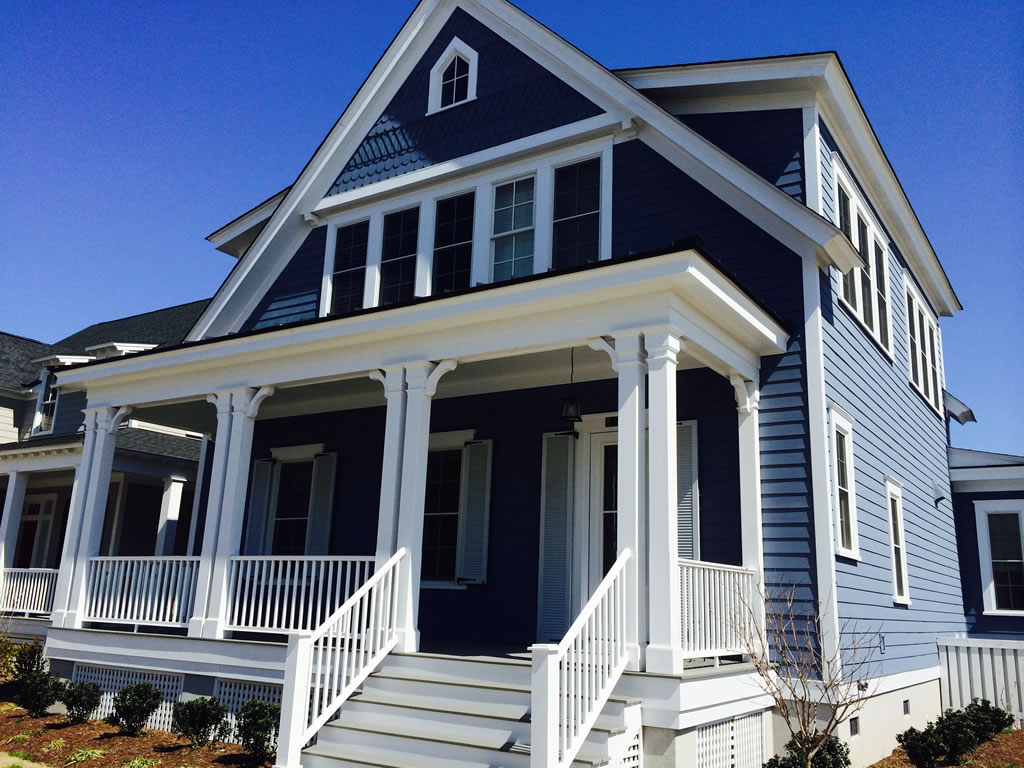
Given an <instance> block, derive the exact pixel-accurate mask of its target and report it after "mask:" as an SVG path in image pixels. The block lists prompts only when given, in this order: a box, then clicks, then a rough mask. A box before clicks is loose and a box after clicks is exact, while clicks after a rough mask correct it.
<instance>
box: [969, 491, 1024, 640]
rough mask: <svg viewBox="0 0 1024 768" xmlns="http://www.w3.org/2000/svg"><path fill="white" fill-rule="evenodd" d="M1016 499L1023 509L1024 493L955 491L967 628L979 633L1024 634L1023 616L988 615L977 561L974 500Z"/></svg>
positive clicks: (976, 529)
mask: <svg viewBox="0 0 1024 768" xmlns="http://www.w3.org/2000/svg"><path fill="white" fill-rule="evenodd" d="M995 499H999V500H1003V499H1014V500H1019V501H1020V508H1021V509H1024V492H1022V491H997V492H990V493H980V492H972V493H954V494H953V514H954V515H955V517H956V545H957V551H958V552H959V553H960V586H961V588H962V589H963V593H964V613H965V614H966V616H967V627H968V630H969V631H970V632H972V633H977V634H986V635H987V634H1015V635H1021V634H1024V616H1005V615H1003V616H995V615H989V616H986V615H985V603H984V601H983V600H982V597H981V565H980V564H979V562H978V528H977V518H976V514H975V511H974V502H976V501H983V500H995Z"/></svg>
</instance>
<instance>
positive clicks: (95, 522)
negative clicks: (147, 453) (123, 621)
mask: <svg viewBox="0 0 1024 768" xmlns="http://www.w3.org/2000/svg"><path fill="white" fill-rule="evenodd" d="M85 413H86V425H87V428H88V425H89V419H88V416H89V414H90V411H89V410H87V411H86V412H85ZM91 413H93V415H94V419H95V421H94V428H93V429H92V450H91V455H90V456H89V463H88V465H86V463H85V460H86V457H85V450H84V449H83V456H82V471H83V472H87V473H88V481H87V482H88V487H87V488H86V491H85V500H84V503H83V505H82V508H81V521H80V522H79V524H78V525H77V526H76V529H77V539H78V547H77V552H76V554H75V556H74V558H73V560H74V571H73V573H72V575H71V589H70V591H69V593H68V599H67V609H66V613H65V614H64V615H63V617H62V622H63V626H64V627H68V628H71V629H80V628H81V627H82V624H83V622H84V621H85V601H86V597H87V595H86V589H87V586H88V584H87V580H86V577H87V576H88V574H87V569H88V565H89V558H90V557H95V556H96V555H98V554H99V551H100V540H101V538H102V536H103V521H104V518H105V517H106V514H107V494H108V492H109V491H110V471H111V469H112V468H113V465H114V448H115V446H116V443H117V428H118V427H119V426H120V424H121V422H122V421H123V420H124V419H125V418H126V417H127V416H128V414H129V413H131V408H127V407H126V408H120V409H114V408H97V409H95V410H93V411H91ZM86 441H87V442H88V441H89V432H87V433H86ZM74 514H75V510H74V508H72V515H74ZM68 528H69V531H68V534H67V535H68V536H69V537H70V536H71V535H72V531H71V525H70V523H69V525H68ZM69 559H70V558H69ZM64 571H65V567H64V563H63V562H62V563H61V574H60V575H61V576H63V575H64ZM60 582H61V579H60V577H58V579H57V590H58V592H57V594H58V595H59V594H60V591H59V590H60V586H61V583H60ZM59 604H60V603H59V602H57V601H56V598H55V605H59ZM56 623H57V617H56V615H55V616H54V624H56Z"/></svg>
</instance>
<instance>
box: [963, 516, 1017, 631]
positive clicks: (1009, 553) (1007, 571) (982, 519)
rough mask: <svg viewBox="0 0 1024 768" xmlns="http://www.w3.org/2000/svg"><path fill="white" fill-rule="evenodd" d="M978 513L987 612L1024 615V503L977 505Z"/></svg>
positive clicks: (982, 591) (979, 556)
mask: <svg viewBox="0 0 1024 768" xmlns="http://www.w3.org/2000/svg"><path fill="white" fill-rule="evenodd" d="M974 512H975V517H976V522H977V530H978V559H979V562H980V564H981V594H982V598H983V602H984V605H985V612H986V613H992V612H1013V613H1022V614H1024V543H1022V537H1021V533H1022V532H1024V524H1022V519H1021V518H1022V516H1024V502H1022V501H1020V500H1019V499H1014V500H996V501H976V502H974Z"/></svg>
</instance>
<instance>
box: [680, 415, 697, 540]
mask: <svg viewBox="0 0 1024 768" xmlns="http://www.w3.org/2000/svg"><path fill="white" fill-rule="evenodd" d="M676 492H677V494H678V497H677V500H676V525H677V530H678V537H679V539H678V547H679V557H682V558H686V559H687V560H697V559H698V558H699V557H700V522H699V519H700V518H699V515H698V500H699V494H698V491H697V422H695V421H681V422H679V424H677V425H676Z"/></svg>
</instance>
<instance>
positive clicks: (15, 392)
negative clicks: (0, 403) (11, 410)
mask: <svg viewBox="0 0 1024 768" xmlns="http://www.w3.org/2000/svg"><path fill="white" fill-rule="evenodd" d="M0 396H3V397H10V398H12V399H14V400H26V401H28V400H35V399H37V397H38V395H37V393H35V392H33V391H32V390H31V389H7V388H6V387H0Z"/></svg>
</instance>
